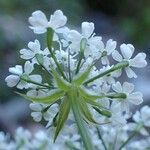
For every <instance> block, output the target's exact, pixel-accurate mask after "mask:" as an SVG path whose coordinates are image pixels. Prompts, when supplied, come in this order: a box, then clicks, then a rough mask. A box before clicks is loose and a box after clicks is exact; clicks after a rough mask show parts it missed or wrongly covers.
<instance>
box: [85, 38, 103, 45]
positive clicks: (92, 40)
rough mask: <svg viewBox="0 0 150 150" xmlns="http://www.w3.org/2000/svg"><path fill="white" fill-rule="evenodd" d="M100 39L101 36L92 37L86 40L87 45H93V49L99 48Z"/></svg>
mask: <svg viewBox="0 0 150 150" xmlns="http://www.w3.org/2000/svg"><path fill="white" fill-rule="evenodd" d="M101 40H102V37H101V36H93V37H91V38H90V39H89V40H88V43H89V44H90V45H91V44H92V45H95V47H98V48H99V47H101V44H102V41H101Z"/></svg>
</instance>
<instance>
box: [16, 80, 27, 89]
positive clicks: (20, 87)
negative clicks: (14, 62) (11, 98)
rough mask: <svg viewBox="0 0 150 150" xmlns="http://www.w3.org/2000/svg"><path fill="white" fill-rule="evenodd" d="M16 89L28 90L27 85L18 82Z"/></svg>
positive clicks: (23, 82)
mask: <svg viewBox="0 0 150 150" xmlns="http://www.w3.org/2000/svg"><path fill="white" fill-rule="evenodd" d="M17 88H18V89H28V88H29V84H28V83H27V82H25V81H20V82H19V83H18V85H17Z"/></svg>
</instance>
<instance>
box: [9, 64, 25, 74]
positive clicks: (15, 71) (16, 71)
mask: <svg viewBox="0 0 150 150" xmlns="http://www.w3.org/2000/svg"><path fill="white" fill-rule="evenodd" d="M9 72H10V73H12V74H16V75H22V73H23V70H22V66H20V65H16V66H15V67H11V68H9Z"/></svg>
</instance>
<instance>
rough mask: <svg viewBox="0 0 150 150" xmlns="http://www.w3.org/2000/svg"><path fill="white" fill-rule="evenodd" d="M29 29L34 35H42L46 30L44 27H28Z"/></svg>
mask: <svg viewBox="0 0 150 150" xmlns="http://www.w3.org/2000/svg"><path fill="white" fill-rule="evenodd" d="M29 28H30V29H32V30H33V31H34V33H36V34H43V33H45V32H46V31H47V29H46V28H45V27H31V26H30V27H29Z"/></svg>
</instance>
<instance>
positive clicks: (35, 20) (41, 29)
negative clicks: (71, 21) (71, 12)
mask: <svg viewBox="0 0 150 150" xmlns="http://www.w3.org/2000/svg"><path fill="white" fill-rule="evenodd" d="M29 22H30V24H31V25H32V26H30V28H31V29H33V31H34V33H36V34H42V33H45V32H46V31H47V28H49V27H51V28H52V29H53V30H54V31H55V32H57V29H59V28H60V27H63V26H64V25H65V24H66V22H67V17H66V16H64V15H63V12H62V11H61V10H56V11H55V12H54V14H53V15H51V16H50V20H49V21H48V20H47V18H46V16H45V14H44V13H43V12H42V11H40V10H37V11H35V12H33V13H32V16H31V17H30V18H29Z"/></svg>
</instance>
